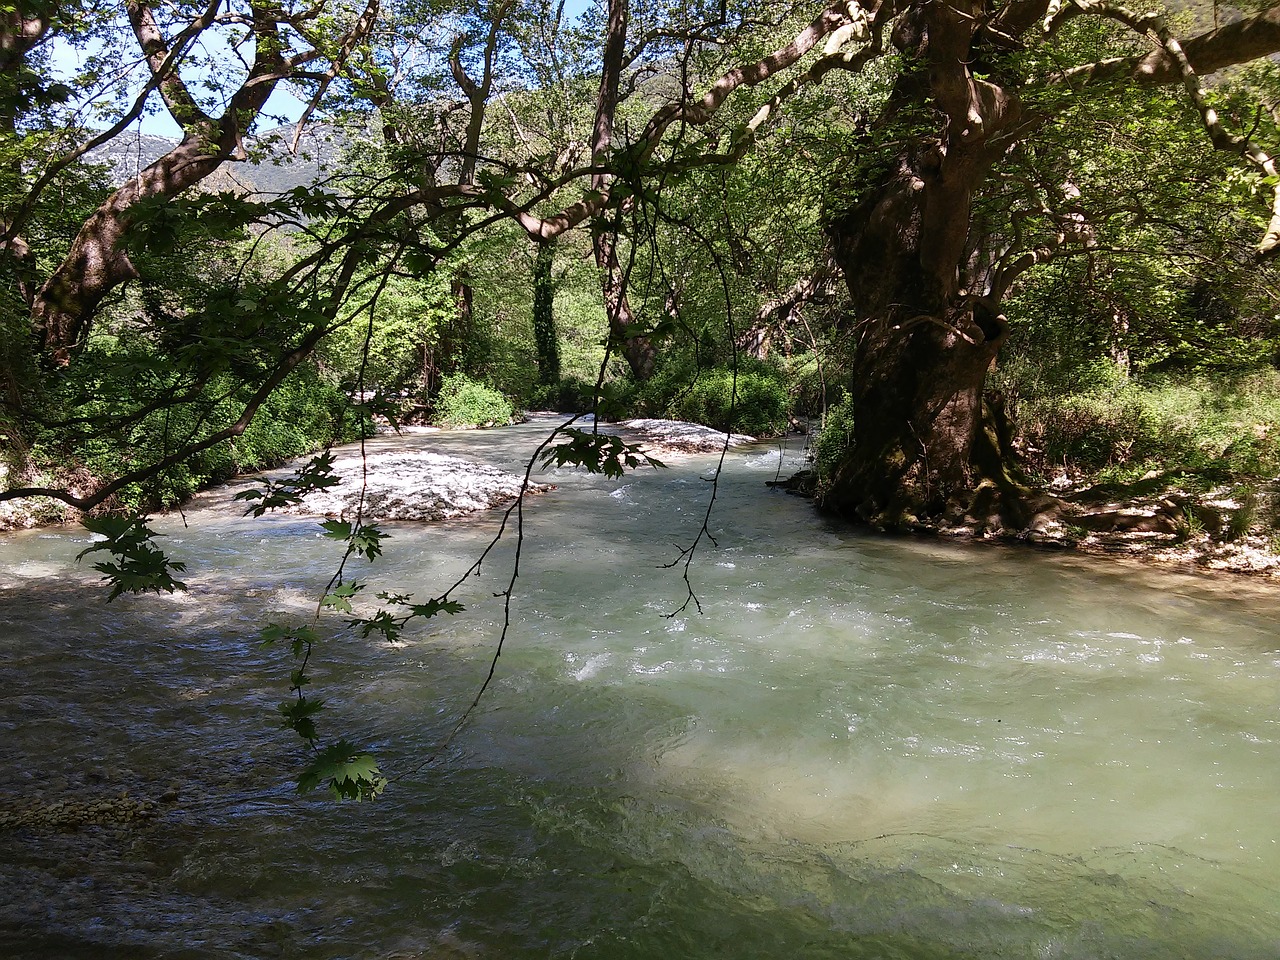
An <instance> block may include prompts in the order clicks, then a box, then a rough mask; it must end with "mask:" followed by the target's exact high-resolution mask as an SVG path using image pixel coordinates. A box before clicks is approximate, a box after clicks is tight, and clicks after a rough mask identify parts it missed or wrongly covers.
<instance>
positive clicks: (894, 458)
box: [819, 2, 1034, 528]
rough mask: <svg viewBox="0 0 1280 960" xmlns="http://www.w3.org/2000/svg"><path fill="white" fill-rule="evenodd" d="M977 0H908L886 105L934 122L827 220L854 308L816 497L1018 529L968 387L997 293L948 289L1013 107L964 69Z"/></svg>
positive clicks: (1017, 492) (865, 509)
mask: <svg viewBox="0 0 1280 960" xmlns="http://www.w3.org/2000/svg"><path fill="white" fill-rule="evenodd" d="M981 6H982V5H981V4H980V3H976V2H970V3H961V4H957V5H952V6H945V7H943V6H941V5H929V6H922V7H917V8H916V9H915V10H914V11H913V12H912V13H910V14H908V16H907V18H906V19H905V20H904V21H903V23H902V24H901V25H900V26H899V28H898V31H897V33H896V35H895V37H894V41H895V43H896V44H897V45H898V47H899V49H900V50H902V52H903V53H904V54H907V55H908V56H910V57H912V58H915V59H917V60H920V61H924V62H925V63H927V65H928V71H927V73H926V72H925V71H919V72H917V73H913V74H906V75H904V78H903V80H902V81H900V83H899V85H898V87H897V89H896V90H895V92H894V98H895V99H896V100H897V101H898V109H899V110H900V111H902V113H903V114H908V113H914V114H915V115H917V116H926V117H931V118H935V119H934V122H935V123H936V124H937V125H938V127H939V129H938V133H937V135H936V136H935V137H931V138H927V139H922V140H920V141H918V142H917V143H916V144H914V145H913V146H912V147H910V148H908V149H906V150H904V151H903V152H902V153H901V154H900V155H899V157H898V158H897V161H896V163H895V165H894V167H893V168H892V169H891V170H890V171H889V172H888V173H887V174H886V175H885V176H884V178H883V179H882V181H881V182H880V184H879V186H878V187H877V188H875V189H873V190H872V191H870V193H869V194H867V195H865V196H864V197H863V198H862V199H861V201H860V202H858V203H857V204H856V205H854V206H853V207H852V208H851V209H849V210H847V211H846V212H844V213H843V214H841V215H839V216H836V217H833V218H832V219H831V220H830V221H829V223H828V233H829V236H830V238H831V241H832V244H833V248H834V256H835V259H836V261H837V263H838V264H839V265H840V267H841V269H842V270H843V272H844V275H845V278H846V281H847V283H848V286H849V292H850V295H851V299H852V304H853V311H852V314H853V318H854V323H855V329H854V334H855V336H856V348H855V357H854V363H853V369H852V371H851V378H850V383H849V390H850V393H851V396H852V399H853V408H854V427H853V438H852V444H851V445H850V447H849V449H848V450H847V451H846V453H845V455H844V456H843V458H842V460H841V462H840V463H839V464H838V466H837V467H836V469H835V470H834V471H833V472H832V474H831V475H830V476H829V477H827V478H826V482H825V484H824V486H823V489H822V490H821V491H820V497H819V500H820V503H821V505H822V506H824V507H825V508H827V509H829V510H832V511H835V512H838V513H841V514H844V515H847V516H849V517H851V518H855V519H860V520H863V521H866V522H869V523H871V524H873V525H876V526H881V527H908V528H909V527H915V526H919V525H928V524H932V523H935V522H938V521H947V522H952V523H955V522H963V521H964V520H965V519H966V518H968V519H969V520H972V521H975V522H976V523H978V524H979V525H983V526H986V525H992V524H1000V525H1018V526H1021V525H1023V524H1025V523H1026V522H1027V521H1028V520H1029V519H1030V514H1031V512H1032V506H1033V500H1034V495H1033V494H1032V492H1031V491H1030V490H1029V489H1027V488H1026V487H1025V485H1023V484H1021V483H1020V482H1018V476H1017V470H1016V467H1015V466H1014V465H1013V463H1012V461H1011V451H1010V450H1009V449H1008V444H1007V442H1003V443H1002V442H1001V441H1000V438H1001V436H1002V435H1006V432H1005V431H1003V430H1001V429H999V424H998V423H997V422H996V420H995V417H996V416H997V413H996V411H995V410H994V408H992V407H991V406H989V405H988V404H986V403H984V397H983V391H984V385H985V382H986V376H987V372H988V370H989V369H990V368H991V365H992V362H993V361H994V359H995V356H996V353H997V352H998V351H999V349H1000V346H1001V344H1002V343H1003V342H1004V340H1005V338H1006V335H1007V323H1006V321H1005V318H1004V317H1003V316H1002V315H1001V314H1000V311H999V297H998V294H996V295H994V296H993V295H992V294H991V292H990V291H989V290H986V289H982V290H969V289H966V288H965V287H964V286H963V285H962V278H963V277H966V276H967V274H968V273H969V269H968V268H969V266H970V264H971V263H972V261H973V259H974V238H973V237H971V236H970V224H971V219H972V218H971V213H972V201H973V197H974V194H975V193H976V191H977V190H978V189H979V188H980V187H981V185H982V183H983V181H984V179H985V178H986V176H987V174H988V172H989V171H990V169H991V167H992V165H993V163H995V162H996V160H997V159H998V158H999V157H1000V156H1001V154H1002V153H1003V151H1004V149H1005V143H1004V141H1003V140H1002V139H1001V135H1002V134H1003V133H1004V132H1005V131H1007V130H1009V129H1010V128H1011V127H1013V126H1014V125H1016V124H1017V123H1018V122H1019V120H1020V113H1021V111H1020V107H1019V104H1018V102H1017V99H1016V98H1015V97H1014V96H1013V95H1011V94H1010V93H1008V92H1006V91H1004V90H1002V89H1001V88H999V87H996V86H994V85H993V84H990V83H986V82H984V81H981V80H977V79H975V78H974V77H973V76H972V75H971V74H970V72H969V69H968V63H969V62H970V61H971V60H972V53H971V49H970V48H971V41H972V36H973V33H974V30H975V24H976V23H978V22H979V14H980V13H981V10H980V8H981ZM923 104H929V105H930V106H929V107H922V106H921V105H923ZM930 108H933V109H930ZM938 109H940V110H941V111H942V114H941V116H939V115H938V114H937V113H936V112H934V111H935V110H938ZM968 282H971V281H968Z"/></svg>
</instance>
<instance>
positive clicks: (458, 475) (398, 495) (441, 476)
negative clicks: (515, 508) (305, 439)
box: [292, 452, 552, 520]
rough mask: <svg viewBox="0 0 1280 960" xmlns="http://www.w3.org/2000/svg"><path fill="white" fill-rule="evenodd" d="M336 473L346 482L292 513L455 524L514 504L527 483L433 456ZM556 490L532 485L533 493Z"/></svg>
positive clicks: (401, 455)
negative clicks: (511, 503) (478, 513)
mask: <svg viewBox="0 0 1280 960" xmlns="http://www.w3.org/2000/svg"><path fill="white" fill-rule="evenodd" d="M333 470H334V473H335V474H337V475H338V476H339V477H341V478H342V482H341V483H340V484H338V485H337V486H333V487H329V488H327V489H324V490H317V491H316V492H315V493H312V494H309V495H308V496H307V498H306V499H305V500H304V501H303V502H302V504H301V505H299V506H297V507H294V508H292V512H294V513H315V514H323V515H325V516H330V517H341V518H344V519H345V518H351V517H354V516H355V515H356V511H357V510H360V512H361V514H362V516H363V517H364V518H365V519H366V520H450V519H453V518H454V517H461V516H465V515H467V514H470V513H477V512H479V511H481V510H489V509H491V508H493V507H497V506H501V505H503V504H505V503H510V502H511V501H512V500H514V499H515V498H516V497H517V496H518V495H519V493H520V485H521V482H522V480H523V478H522V477H520V476H518V475H516V474H514V473H507V472H506V471H504V470H499V469H497V468H496V467H491V466H488V465H487V464H483V463H479V462H477V461H475V460H467V459H464V458H462V457H450V456H446V455H445V454H440V453H427V452H407V453H406V452H396V453H371V454H369V456H368V457H367V458H365V459H364V460H361V458H360V457H358V456H352V457H339V458H338V459H337V460H335V461H334V464H333ZM550 489H552V487H551V486H550V485H549V484H542V483H531V484H529V491H530V492H531V493H543V492H545V491H547V490H550ZM362 495H363V506H361V497H362Z"/></svg>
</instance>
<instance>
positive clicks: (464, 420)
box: [435, 373, 515, 427]
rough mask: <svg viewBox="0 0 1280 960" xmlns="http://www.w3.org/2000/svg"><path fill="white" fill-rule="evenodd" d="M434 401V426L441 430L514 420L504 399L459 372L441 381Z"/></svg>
mask: <svg viewBox="0 0 1280 960" xmlns="http://www.w3.org/2000/svg"><path fill="white" fill-rule="evenodd" d="M435 402H436V417H435V419H436V423H438V424H440V426H442V427H492V426H497V425H499V424H504V423H511V422H512V421H513V420H514V419H515V408H514V407H513V406H512V404H511V401H510V400H508V399H507V397H506V396H504V395H503V394H502V393H500V392H499V391H497V390H495V389H493V387H490V386H486V385H485V384H483V383H479V382H478V381H475V380H472V379H471V378H470V377H468V376H467V375H466V374H462V373H455V374H451V375H450V376H447V377H445V378H444V382H443V384H442V385H441V387H440V393H439V395H438V396H437V397H436V401H435Z"/></svg>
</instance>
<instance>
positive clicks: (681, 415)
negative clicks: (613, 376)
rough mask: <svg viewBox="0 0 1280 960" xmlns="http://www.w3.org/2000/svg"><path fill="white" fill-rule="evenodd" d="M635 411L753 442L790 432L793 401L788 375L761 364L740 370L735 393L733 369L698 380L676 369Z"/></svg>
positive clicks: (657, 381) (662, 376)
mask: <svg viewBox="0 0 1280 960" xmlns="http://www.w3.org/2000/svg"><path fill="white" fill-rule="evenodd" d="M735 392H736V398H735ZM735 401H736V402H735ZM636 406H637V408H638V412H641V413H644V414H646V415H648V416H658V417H669V418H672V419H675V420H687V421H689V422H691V423H701V424H705V425H706V426H708V427H714V428H715V429H717V430H725V431H738V432H741V433H749V434H752V435H753V436H774V435H777V434H779V433H783V432H784V431H785V430H786V429H787V424H788V421H789V416H790V413H791V396H790V392H789V391H788V389H787V384H786V380H785V379H784V377H783V375H782V374H781V373H780V372H779V371H778V370H776V369H774V368H773V367H771V366H770V365H768V364H767V363H763V362H761V361H758V360H757V361H744V362H743V363H742V364H740V366H739V368H738V376H737V384H736V391H735V384H734V375H733V370H732V368H730V367H724V366H718V367H713V368H711V369H710V370H702V371H700V372H697V373H696V374H695V373H694V372H693V371H692V370H690V369H688V368H687V367H683V366H678V365H676V366H671V367H668V368H666V369H664V370H662V371H660V372H659V374H658V375H657V376H655V377H654V378H653V379H652V380H650V381H649V382H648V383H646V384H644V385H643V386H642V387H641V388H640V390H639V391H638V394H637V398H636Z"/></svg>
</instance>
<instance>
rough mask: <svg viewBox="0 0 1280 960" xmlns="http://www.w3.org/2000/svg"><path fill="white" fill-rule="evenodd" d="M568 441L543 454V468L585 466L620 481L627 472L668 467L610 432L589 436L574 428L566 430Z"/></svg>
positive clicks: (589, 471) (590, 471) (587, 469)
mask: <svg viewBox="0 0 1280 960" xmlns="http://www.w3.org/2000/svg"><path fill="white" fill-rule="evenodd" d="M564 435H565V436H567V437H568V438H569V439H568V440H567V441H566V442H565V443H561V444H557V445H556V446H554V447H552V448H551V449H549V450H547V452H546V453H544V454H543V455H542V463H543V465H544V466H545V465H547V464H554V465H555V466H557V467H563V466H575V467H582V468H583V469H585V470H586V471H587V472H588V473H603V474H604V475H605V476H606V477H613V478H615V479H616V478H618V477H621V476H623V474H625V473H626V471H627V470H633V469H635V468H636V467H640V466H644V465H646V464H647V465H648V466H651V467H653V468H655V469H657V468H658V467H663V466H666V464H664V463H663V462H662V461H661V460H657V459H655V458H654V457H651V456H649V455H648V454H646V453H645V452H644V451H643V450H642V449H641V448H640V447H639V445H637V444H632V443H624V442H623V440H622V438H621V437H618V436H615V435H613V434H609V433H587V432H586V431H583V430H577V429H574V428H572V427H570V428H568V429H566V430H565V431H564Z"/></svg>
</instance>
